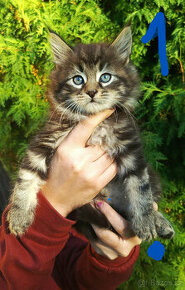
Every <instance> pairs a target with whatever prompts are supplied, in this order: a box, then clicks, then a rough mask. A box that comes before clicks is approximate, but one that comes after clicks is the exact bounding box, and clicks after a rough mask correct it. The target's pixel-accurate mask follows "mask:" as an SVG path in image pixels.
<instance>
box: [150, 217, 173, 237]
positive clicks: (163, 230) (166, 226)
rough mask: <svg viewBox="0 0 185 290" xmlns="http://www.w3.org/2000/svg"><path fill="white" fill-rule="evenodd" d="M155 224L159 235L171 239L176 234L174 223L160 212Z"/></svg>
mask: <svg viewBox="0 0 185 290" xmlns="http://www.w3.org/2000/svg"><path fill="white" fill-rule="evenodd" d="M155 225H156V231H157V234H158V236H159V237H161V238H164V239H171V238H172V237H173V236H174V235H175V231H174V229H173V227H172V225H171V224H170V222H169V221H168V220H167V219H166V218H165V217H164V216H163V215H162V214H161V213H160V212H156V215H155Z"/></svg>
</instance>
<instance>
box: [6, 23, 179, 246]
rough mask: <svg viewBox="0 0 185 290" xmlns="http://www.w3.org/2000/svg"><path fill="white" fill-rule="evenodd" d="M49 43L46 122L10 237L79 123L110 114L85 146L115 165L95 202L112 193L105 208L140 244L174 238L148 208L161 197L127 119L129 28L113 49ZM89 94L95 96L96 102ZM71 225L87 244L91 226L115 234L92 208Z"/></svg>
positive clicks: (29, 218) (132, 79)
mask: <svg viewBox="0 0 185 290" xmlns="http://www.w3.org/2000/svg"><path fill="white" fill-rule="evenodd" d="M50 43H51V46H52V49H53V56H54V62H55V64H56V69H55V70H54V71H53V72H52V73H51V76H50V80H51V81H50V85H49V87H48V92H47V96H48V99H49V101H50V105H51V106H50V107H51V110H50V115H49V118H48V121H47V122H46V124H45V126H44V127H43V128H42V129H41V130H40V131H39V132H38V133H37V134H36V136H35V137H34V138H33V139H32V140H31V143H30V145H29V148H28V151H27V152H26V154H25V157H24V158H23V161H22V164H21V167H20V170H19V173H18V178H17V182H16V184H15V187H14V190H13V192H12V195H11V200H10V201H11V203H12V207H11V209H10V211H9V214H8V217H7V219H8V221H9V229H10V232H12V233H14V234H15V235H20V234H23V233H25V231H26V230H27V229H28V227H29V226H30V225H31V224H32V222H33V220H34V212H35V207H36V206H37V192H38V190H39V188H40V187H41V186H42V185H43V184H44V183H45V182H46V179H47V177H48V172H49V168H50V162H51V159H52V157H53V155H54V153H55V151H56V149H57V148H58V146H59V144H60V143H61V142H62V140H63V139H64V138H65V137H66V136H67V135H68V134H69V132H70V131H71V130H72V129H73V128H74V127H75V126H76V125H77V124H78V122H79V121H81V120H83V119H85V118H87V117H88V116H90V115H91V114H95V113H97V112H100V111H102V110H105V109H109V108H112V107H114V108H115V109H116V110H115V112H114V114H112V115H111V116H110V117H109V118H108V119H106V120H104V121H103V122H102V123H101V124H100V125H99V126H97V127H96V129H95V130H94V132H93V134H92V135H91V137H90V138H89V140H88V142H87V145H91V144H99V145H101V146H102V147H103V148H104V149H105V150H106V151H107V152H108V153H109V154H110V155H111V156H112V157H114V158H115V160H116V162H117V165H118V174H117V175H116V177H115V178H114V179H113V180H112V181H111V182H110V183H109V184H108V185H107V186H106V187H105V188H104V189H103V190H102V192H101V193H99V195H98V198H101V199H104V200H107V196H106V194H107V192H109V193H110V195H111V202H110V205H111V206H112V207H113V208H114V209H115V210H116V211H117V212H118V213H120V214H121V215H122V216H123V217H124V218H126V219H127V220H128V221H129V223H130V229H131V231H130V233H129V234H130V235H133V234H137V235H138V236H139V237H140V238H141V239H143V240H150V239H152V238H153V237H156V236H157V235H159V236H161V237H166V238H170V237H172V236H173V234H174V231H173V228H172V227H171V225H170V223H169V222H168V221H167V220H166V219H165V218H164V217H163V216H162V214H160V213H156V212H154V210H153V201H159V198H160V194H161V188H160V183H159V181H158V179H157V176H156V175H155V174H154V172H153V171H152V169H151V168H150V167H149V165H148V164H147V163H146V161H145V158H144V156H143V151H142V145H141V140H140V135H139V129H138V127H137V124H136V123H135V120H134V118H133V115H132V113H133V111H134V108H135V105H136V104H137V96H138V94H139V77H138V74H137V71H136V69H135V67H134V66H133V64H131V62H130V61H129V56H130V53H131V43H132V37H131V29H130V27H125V28H124V29H123V30H122V32H121V33H120V34H119V35H118V37H117V38H116V40H115V41H114V42H113V43H112V44H106V43H98V44H95V43H92V44H89V45H87V44H78V45H76V46H75V47H74V48H71V47H69V46H68V45H67V44H66V43H65V42H64V41H63V40H62V39H61V38H60V37H59V36H58V35H57V34H56V33H54V32H50ZM105 73H106V74H109V75H111V78H110V80H109V81H108V82H107V83H104V82H102V81H100V78H101V76H102V75H103V74H105ZM76 75H78V76H80V77H81V78H83V81H84V83H82V85H79V84H76V83H75V82H74V79H73V78H74V76H76ZM89 91H90V92H92V91H96V94H95V95H94V97H92V96H91V95H90V93H89ZM68 218H70V219H74V220H77V223H76V224H75V225H74V227H75V228H76V229H77V230H78V231H79V232H81V233H83V234H84V235H86V237H87V238H88V239H89V240H96V239H97V237H96V235H95V233H94V231H93V229H92V227H91V226H90V223H93V224H96V225H98V226H100V227H106V228H111V229H112V230H113V231H115V230H114V229H113V228H112V227H111V225H110V223H109V222H108V220H107V219H106V218H105V216H103V215H102V214H100V212H98V211H97V210H96V209H94V208H92V207H91V206H90V205H89V204H86V205H84V206H82V207H80V208H78V209H76V210H74V211H73V212H71V213H70V214H69V216H68Z"/></svg>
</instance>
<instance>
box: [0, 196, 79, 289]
mask: <svg viewBox="0 0 185 290" xmlns="http://www.w3.org/2000/svg"><path fill="white" fill-rule="evenodd" d="M43 199H44V197H43V196H42V195H38V201H39V205H38V207H37V210H36V215H35V221H34V223H33V224H32V226H31V227H30V228H29V229H28V231H27V232H26V233H25V235H24V236H22V237H20V238H19V237H18V238H17V237H16V236H14V235H13V234H10V233H9V231H8V224H7V223H6V221H5V219H6V214H7V210H6V211H5V212H4V214H3V225H2V227H1V230H0V240H1V250H0V261H1V263H0V271H1V273H2V275H3V277H4V280H5V282H2V283H4V284H6V288H5V289H7V288H8V285H9V287H10V289H23V290H24V289H25V290H28V289H36V288H38V289H41V288H42V289H48V290H49V289H52V290H55V289H59V288H58V286H57V284H56V283H55V281H54V280H53V278H52V276H51V273H52V271H53V266H54V262H55V258H56V256H57V255H58V254H59V253H60V251H61V250H62V249H63V247H64V246H65V244H66V242H67V240H68V238H69V230H70V228H71V225H72V224H74V222H73V221H70V220H67V219H65V218H63V217H62V216H60V215H59V214H58V213H57V212H56V211H54V210H53V209H52V208H51V206H50V205H49V204H47V201H46V200H44V203H43ZM43 204H44V205H43ZM3 245H5V246H4V247H3ZM0 280H1V276H0ZM0 284H1V283H0Z"/></svg>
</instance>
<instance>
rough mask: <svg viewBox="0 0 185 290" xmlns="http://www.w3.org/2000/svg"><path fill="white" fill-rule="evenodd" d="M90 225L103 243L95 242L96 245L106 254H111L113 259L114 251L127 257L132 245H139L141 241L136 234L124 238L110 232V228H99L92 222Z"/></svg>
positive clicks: (114, 256)
mask: <svg viewBox="0 0 185 290" xmlns="http://www.w3.org/2000/svg"><path fill="white" fill-rule="evenodd" d="M92 227H93V229H94V231H95V233H96V235H97V237H98V238H99V239H100V241H101V242H102V243H103V244H101V242H100V243H99V242H96V243H95V244H96V246H97V247H98V248H99V249H100V250H101V251H103V252H104V253H105V252H106V254H110V256H112V255H113V259H114V258H116V255H115V253H114V252H116V253H117V255H119V256H122V257H127V256H128V255H129V254H130V252H131V250H132V249H133V247H135V246H136V245H140V244H141V242H142V240H141V239H139V238H138V237H137V236H134V237H132V238H129V239H124V238H120V237H118V236H117V235H116V234H115V233H113V232H111V231H110V230H107V229H102V228H99V227H97V226H95V225H94V224H92ZM111 251H112V252H111ZM113 253H114V254H113ZM107 256H108V255H107ZM109 258H110V257H109Z"/></svg>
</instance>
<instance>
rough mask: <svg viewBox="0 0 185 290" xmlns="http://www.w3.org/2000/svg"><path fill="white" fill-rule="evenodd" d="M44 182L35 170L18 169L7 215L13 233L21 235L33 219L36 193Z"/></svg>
mask: <svg viewBox="0 0 185 290" xmlns="http://www.w3.org/2000/svg"><path fill="white" fill-rule="evenodd" d="M43 184H44V181H43V180H42V179H41V178H40V177H39V176H38V174H37V172H35V173H34V172H32V171H31V170H28V169H20V171H19V177H18V179H17V182H16V184H15V186H14V190H13V193H12V196H11V200H10V201H11V208H10V210H9V212H8V215H7V221H8V222H9V230H10V232H11V233H13V234H14V235H22V234H24V233H25V231H26V230H27V229H28V227H29V226H30V225H31V224H32V222H33V220H34V213H35V208H36V206H37V193H38V191H39V189H40V187H41V185H43Z"/></svg>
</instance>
